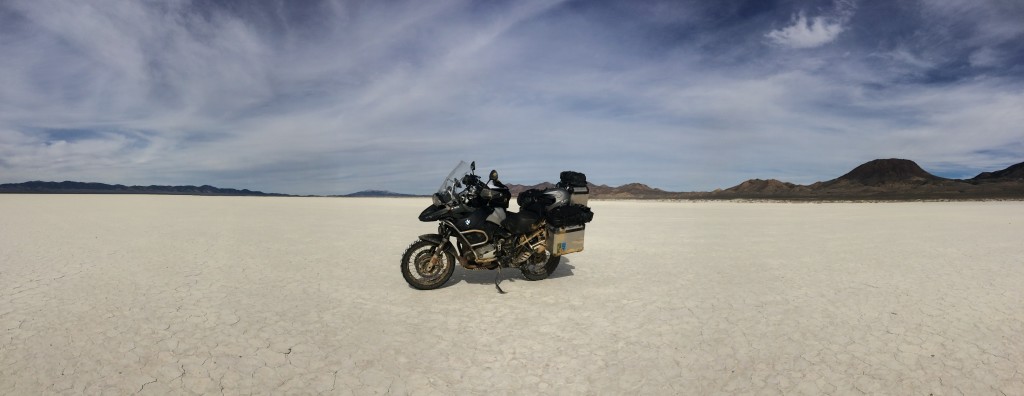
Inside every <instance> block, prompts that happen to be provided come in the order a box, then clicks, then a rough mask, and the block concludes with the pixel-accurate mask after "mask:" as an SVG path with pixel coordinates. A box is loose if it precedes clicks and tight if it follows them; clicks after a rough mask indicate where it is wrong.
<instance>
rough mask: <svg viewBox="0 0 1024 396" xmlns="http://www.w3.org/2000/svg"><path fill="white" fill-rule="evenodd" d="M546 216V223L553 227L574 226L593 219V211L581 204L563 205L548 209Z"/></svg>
mask: <svg viewBox="0 0 1024 396" xmlns="http://www.w3.org/2000/svg"><path fill="white" fill-rule="evenodd" d="M547 218H548V224H551V225H552V226H555V227H567V226H576V225H583V224H586V223H589V222H590V221H591V220H594V212H592V211H591V210H590V208H588V207H586V206H583V205H565V206H559V207H557V208H554V209H551V210H550V211H548V214H547Z"/></svg>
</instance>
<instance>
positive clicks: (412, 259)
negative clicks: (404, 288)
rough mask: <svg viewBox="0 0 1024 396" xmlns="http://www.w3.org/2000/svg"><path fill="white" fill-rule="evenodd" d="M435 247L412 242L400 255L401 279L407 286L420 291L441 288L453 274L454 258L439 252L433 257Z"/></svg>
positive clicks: (430, 243) (424, 243)
mask: <svg viewBox="0 0 1024 396" xmlns="http://www.w3.org/2000/svg"><path fill="white" fill-rule="evenodd" d="M436 249H437V245H435V244H434V243H433V242H428V241H424V240H419V241H416V242H413V244H412V245H409V247H408V248H407V249H405V253H404V254H402V277H403V278H405V281H406V282H408V283H409V286H412V287H414V288H417V289H420V290H431V289H436V288H439V287H441V285H443V284H444V283H445V282H447V281H448V279H451V277H452V273H454V272H455V258H454V257H452V255H451V253H448V252H441V254H439V255H437V257H435V256H434V251H435V250H436Z"/></svg>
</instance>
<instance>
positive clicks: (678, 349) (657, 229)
mask: <svg viewBox="0 0 1024 396" xmlns="http://www.w3.org/2000/svg"><path fill="white" fill-rule="evenodd" d="M426 204H427V200H426V199H329V198H241V197H190V196H184V197H182V196H99V195H86V196H73V195H0V394H5V395H10V394H40V393H69V394H79V393H88V394H100V393H109V394H127V393H134V392H139V391H141V393H145V394H166V393H175V394H181V393H191V392H194V393H220V392H223V393H225V394H249V393H257V394H268V393H273V394H312V393H327V394H360V395H362V394H384V393H391V394H485V393H486V394H535V393H547V394H634V393H640V394H750V393H757V394H762V393H763V394H779V393H786V394H812V395H816V394H858V393H860V392H863V393H879V394H906V395H909V394H919V395H925V394H935V395H950V394H952V395H956V394H961V393H963V394H970V395H981V394H996V395H998V394H1007V395H1012V394H1017V395H1019V394H1024V243H1022V242H1024V203H1021V202H969V203H878V204H852V203H836V204H784V203H699V202H698V203H673V202H622V201H608V202H600V201H598V202H592V207H593V208H594V212H595V220H594V222H593V223H591V224H590V225H589V226H588V229H587V239H586V251H584V252H582V253H578V254H573V255H569V256H567V257H566V259H564V260H563V264H562V266H561V267H560V268H559V270H558V271H557V272H556V273H555V275H554V277H553V278H551V279H547V280H544V281H540V282H528V281H525V280H524V279H523V278H522V277H521V275H519V274H518V273H513V272H511V271H507V272H505V274H506V278H507V280H506V281H505V283H503V287H504V288H505V290H506V291H508V294H505V295H499V294H497V293H496V292H495V290H494V287H493V286H492V285H491V281H492V279H493V275H494V272H492V271H467V270H463V269H461V268H459V269H456V272H455V276H454V277H453V278H452V280H451V281H450V282H449V283H448V286H447V287H445V288H442V289H439V290H433V291H417V290H414V289H411V288H409V287H407V286H406V284H405V282H404V281H403V280H402V277H401V274H400V272H399V258H400V255H401V253H402V251H403V249H404V248H405V247H406V246H407V245H408V244H409V243H410V242H412V241H413V240H414V238H415V237H416V235H418V234H423V233H429V232H433V231H434V230H435V226H434V225H432V224H428V223H420V222H418V221H417V220H416V215H417V214H418V213H419V211H420V209H422V207H424V206H425V205H426Z"/></svg>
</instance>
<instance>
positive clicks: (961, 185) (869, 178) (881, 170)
mask: <svg viewBox="0 0 1024 396" xmlns="http://www.w3.org/2000/svg"><path fill="white" fill-rule="evenodd" d="M552 186H553V185H552V184H551V183H541V184H538V185H533V186H523V185H515V184H510V185H509V188H510V189H511V190H512V194H513V195H517V194H518V193H520V192H522V191H526V190H527V189H531V188H540V189H543V188H549V187H552ZM589 187H590V197H591V198H598V199H778V200H915V199H954V200H955V199H1024V162H1022V163H1019V164H1016V165H1013V166H1010V167H1008V168H1006V169H1003V170H999V171H994V172H982V173H981V174H979V175H978V176H975V177H973V178H971V179H966V180H964V179H946V178H941V177H938V176H935V175H932V174H931V173H928V172H927V171H925V170H924V169H921V167H920V166H918V165H917V163H915V162H914V161H911V160H906V159H896V158H891V159H877V160H874V161H869V162H867V163H864V164H862V165H860V166H858V167H856V168H854V169H853V170H851V171H850V172H848V173H846V174H845V175H842V176H840V177H838V178H835V179H832V180H828V181H823V182H817V183H813V184H810V185H799V184H793V183H787V182H783V181H779V180H775V179H769V180H762V179H750V180H747V181H744V182H742V183H740V184H738V185H736V186H733V187H730V188H727V189H724V190H722V189H718V190H715V191H710V192H671V191H664V190H661V189H657V188H653V187H649V186H647V185H644V184H639V183H631V184H626V185H622V186H619V187H609V186H606V185H595V184H589Z"/></svg>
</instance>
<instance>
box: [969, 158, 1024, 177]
mask: <svg viewBox="0 0 1024 396" xmlns="http://www.w3.org/2000/svg"><path fill="white" fill-rule="evenodd" d="M971 180H973V181H1003V180H1024V162H1021V163H1019V164H1016V165H1010V166H1009V167H1007V168H1006V169H1003V170H998V171H995V172H981V173H979V174H978V175H977V176H975V177H974V178H972V179H971Z"/></svg>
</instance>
